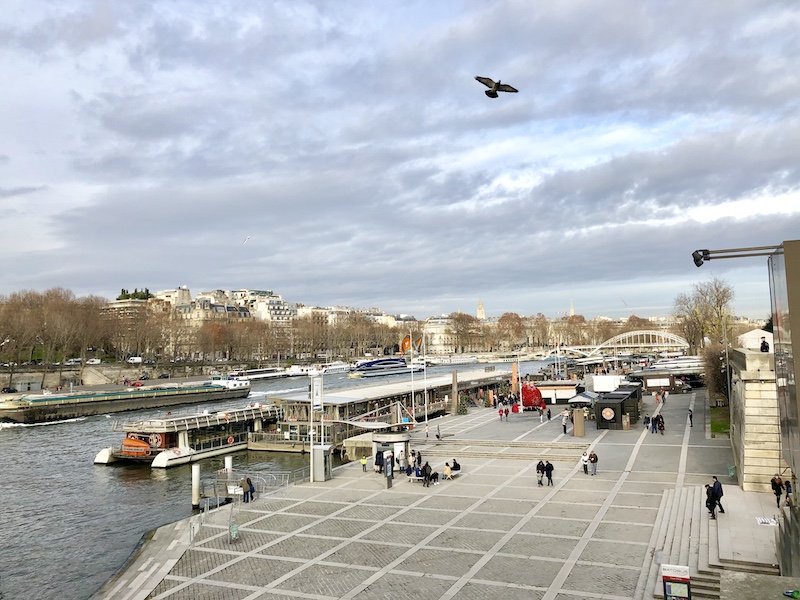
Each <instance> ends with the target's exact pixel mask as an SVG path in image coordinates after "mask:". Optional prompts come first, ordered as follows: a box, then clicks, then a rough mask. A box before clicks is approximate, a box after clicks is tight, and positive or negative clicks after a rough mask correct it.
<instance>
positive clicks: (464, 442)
mask: <svg viewBox="0 0 800 600" xmlns="http://www.w3.org/2000/svg"><path fill="white" fill-rule="evenodd" d="M427 441H428V442H430V443H431V444H432V447H435V446H502V447H504V448H559V449H568V450H580V451H581V453H583V452H584V450H586V449H587V448H589V444H588V443H587V442H533V441H531V442H525V441H510V442H505V441H503V442H498V441H497V440H469V439H463V438H443V439H441V440H436V439H432V438H428V440H427Z"/></svg>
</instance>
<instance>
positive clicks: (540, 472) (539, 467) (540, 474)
mask: <svg viewBox="0 0 800 600" xmlns="http://www.w3.org/2000/svg"><path fill="white" fill-rule="evenodd" d="M542 479H544V463H543V462H542V461H541V460H539V462H538V463H537V464H536V483H537V484H539V487H542Z"/></svg>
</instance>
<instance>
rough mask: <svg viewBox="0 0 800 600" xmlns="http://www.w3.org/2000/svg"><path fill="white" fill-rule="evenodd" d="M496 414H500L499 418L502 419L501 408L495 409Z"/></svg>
mask: <svg viewBox="0 0 800 600" xmlns="http://www.w3.org/2000/svg"><path fill="white" fill-rule="evenodd" d="M497 414H498V415H500V420H501V421H502V420H503V409H502V408H498V409H497Z"/></svg>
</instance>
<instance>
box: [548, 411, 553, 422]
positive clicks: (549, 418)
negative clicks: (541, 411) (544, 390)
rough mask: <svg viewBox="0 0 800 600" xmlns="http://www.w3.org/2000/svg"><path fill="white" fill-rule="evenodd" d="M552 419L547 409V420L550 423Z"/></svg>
mask: <svg viewBox="0 0 800 600" xmlns="http://www.w3.org/2000/svg"><path fill="white" fill-rule="evenodd" d="M552 418H553V415H551V414H550V409H549V408H548V409H547V420H548V421H550V420H551V419H552Z"/></svg>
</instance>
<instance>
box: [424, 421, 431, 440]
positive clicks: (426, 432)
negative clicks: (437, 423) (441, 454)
mask: <svg viewBox="0 0 800 600" xmlns="http://www.w3.org/2000/svg"><path fill="white" fill-rule="evenodd" d="M430 433H431V429H430V427H428V424H427V423H425V437H428V436H429V435H430Z"/></svg>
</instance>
